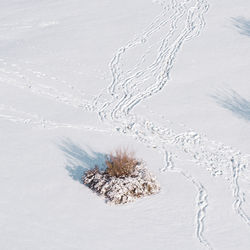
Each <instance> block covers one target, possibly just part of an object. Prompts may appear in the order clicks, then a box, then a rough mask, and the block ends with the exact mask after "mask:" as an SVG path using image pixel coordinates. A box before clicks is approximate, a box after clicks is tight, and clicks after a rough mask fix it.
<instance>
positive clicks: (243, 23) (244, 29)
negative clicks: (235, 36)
mask: <svg viewBox="0 0 250 250" xmlns="http://www.w3.org/2000/svg"><path fill="white" fill-rule="evenodd" d="M232 22H233V25H234V26H235V27H236V28H237V29H238V31H239V33H240V34H242V35H245V36H249V37H250V19H246V18H244V17H233V18H232Z"/></svg>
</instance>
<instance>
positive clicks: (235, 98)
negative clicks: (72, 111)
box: [212, 90, 250, 121]
mask: <svg viewBox="0 0 250 250" xmlns="http://www.w3.org/2000/svg"><path fill="white" fill-rule="evenodd" d="M212 97H213V98H214V99H215V100H216V102H217V103H218V104H219V105H220V106H222V107H223V108H225V109H227V110H230V111H231V112H232V113H233V114H235V115H236V116H238V117H239V118H242V119H244V120H246V121H250V101H248V100H246V99H245V98H244V97H242V96H240V95H239V94H238V93H237V92H235V91H234V90H229V91H224V92H223V93H218V94H216V95H212Z"/></svg>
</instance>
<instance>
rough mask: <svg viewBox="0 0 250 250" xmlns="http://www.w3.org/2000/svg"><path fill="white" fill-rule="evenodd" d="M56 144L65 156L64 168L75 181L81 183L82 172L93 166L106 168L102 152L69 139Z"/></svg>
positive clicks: (104, 156)
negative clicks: (82, 146) (65, 163)
mask: <svg viewBox="0 0 250 250" xmlns="http://www.w3.org/2000/svg"><path fill="white" fill-rule="evenodd" d="M58 146H59V148H60V149H61V150H62V151H63V152H64V154H65V156H66V158H67V165H66V167H65V168H66V170H67V171H68V174H69V176H70V177H71V178H72V179H73V180H75V181H78V182H80V183H82V176H83V174H84V173H85V172H86V171H88V170H90V169H93V168H94V167H95V166H98V167H99V168H100V169H105V168H106V164H105V160H106V155H105V154H103V153H99V152H95V151H93V150H92V149H90V148H89V147H86V149H83V148H81V147H80V146H79V145H77V144H75V143H74V142H72V141H71V140H69V139H64V140H63V141H62V142H61V144H59V145H58Z"/></svg>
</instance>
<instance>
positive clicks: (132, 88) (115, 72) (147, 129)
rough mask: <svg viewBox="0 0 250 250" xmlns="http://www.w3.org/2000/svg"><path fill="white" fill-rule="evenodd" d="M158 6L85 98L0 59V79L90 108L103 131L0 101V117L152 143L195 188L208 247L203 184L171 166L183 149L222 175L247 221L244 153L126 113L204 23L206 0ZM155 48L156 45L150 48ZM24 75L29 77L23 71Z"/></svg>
mask: <svg viewBox="0 0 250 250" xmlns="http://www.w3.org/2000/svg"><path fill="white" fill-rule="evenodd" d="M161 6H162V8H163V10H162V12H161V13H160V15H159V16H157V17H156V18H155V19H154V20H153V22H152V23H151V24H150V25H149V26H148V27H147V28H146V30H145V31H144V32H143V33H142V34H141V35H140V36H138V37H137V38H135V39H134V40H132V41H130V42H129V43H128V44H127V45H125V46H123V47H121V48H120V49H118V51H117V53H116V54H115V56H114V57H113V59H112V60H111V62H110V70H111V75H112V82H111V83H110V85H109V86H108V87H107V89H106V92H105V90H103V91H101V92H100V94H99V95H97V97H95V98H93V100H92V101H91V100H87V99H85V98H84V96H82V94H81V92H80V91H78V90H77V89H74V88H71V86H70V85H69V84H68V83H67V82H66V81H60V80H59V79H58V78H57V77H53V76H49V75H47V74H44V73H42V72H37V71H34V70H32V69H30V68H28V69H27V68H25V67H21V66H19V65H17V64H15V65H13V64H11V63H9V62H8V61H7V60H5V59H0V84H1V83H3V84H9V85H11V86H14V87H17V88H21V89H27V90H28V91H30V93H31V94H34V95H37V96H41V97H47V98H50V99H51V100H54V101H55V102H60V103H63V104H66V105H70V106H71V107H73V108H77V109H79V108H80V109H82V110H83V111H85V112H89V111H92V112H96V113H97V114H98V116H99V117H100V119H101V120H102V121H103V122H106V123H108V124H110V127H111V129H110V130H105V129H103V130H100V129H97V128H93V127H91V126H89V127H88V126H82V125H74V124H62V123H57V122H55V121H50V120H47V119H45V118H42V117H40V116H38V115H37V114H31V113H27V112H23V111H20V110H18V109H16V108H13V107H10V106H5V105H0V118H2V119H6V120H9V121H12V122H15V123H22V124H26V125H29V126H31V127H35V128H47V129H55V128H60V127H63V128H72V129H86V130H94V131H99V132H104V133H107V132H108V133H109V132H111V131H114V128H115V130H117V131H119V132H120V133H122V134H125V135H128V136H131V137H133V138H135V139H136V140H137V141H139V142H141V143H143V144H144V145H146V146H147V147H151V148H153V149H156V150H158V151H159V152H160V153H161V155H162V157H163V159H164V161H163V165H164V166H163V168H162V171H165V172H168V171H169V172H177V173H179V174H180V175H182V176H183V177H184V178H185V179H186V180H187V181H189V182H190V183H192V184H193V186H194V188H195V189H196V190H197V200H196V203H195V204H196V211H195V212H196V218H195V219H194V220H195V225H196V231H195V235H196V237H197V239H198V240H199V241H200V242H201V243H202V244H203V245H204V246H205V247H207V248H208V249H212V246H211V245H212V244H211V243H210V242H209V241H208V240H207V239H206V237H205V232H206V227H205V219H206V208H207V206H208V205H209V197H208V191H207V189H206V187H205V185H204V184H203V183H201V181H200V180H198V179H196V178H194V177H193V176H192V174H191V173H188V172H187V171H186V170H185V169H181V168H179V167H178V164H176V162H178V160H183V159H182V155H183V154H184V155H186V156H187V159H188V161H191V162H193V163H194V164H196V165H197V166H199V167H201V168H205V169H206V170H207V171H208V172H209V173H210V174H211V175H212V176H224V177H226V178H228V180H229V182H230V188H231V191H232V196H233V200H234V203H233V209H234V210H235V212H236V213H237V214H238V215H239V217H240V218H241V219H242V221H243V222H244V223H245V224H246V225H248V226H250V218H249V216H248V214H247V213H246V212H245V211H244V208H243V206H244V190H243V188H242V187H241V185H240V180H242V179H244V172H246V169H247V167H249V157H248V156H247V155H243V154H242V153H241V152H239V151H238V150H235V149H233V148H231V147H228V146H226V145H224V144H223V143H218V142H215V141H213V140H210V139H209V138H207V137H206V136H203V135H200V134H198V133H196V132H195V131H194V130H191V129H189V130H187V129H185V128H184V129H183V131H182V132H176V130H175V129H172V128H168V127H163V126H161V125H158V124H156V122H153V121H150V120H148V119H146V118H144V117H142V116H139V115H135V114H133V113H132V111H133V109H134V108H135V107H136V105H138V104H140V103H142V102H143V100H145V99H147V98H149V97H150V96H152V95H156V94H157V93H159V92H160V91H161V90H162V89H163V88H164V87H166V85H167V84H168V82H169V78H170V74H171V70H172V69H173V67H174V63H175V59H176V57H177V56H178V53H179V52H180V51H181V48H183V47H184V45H185V43H186V42H188V41H191V40H192V39H194V38H195V37H197V36H198V35H199V34H200V32H201V31H202V29H203V27H204V26H205V20H204V15H205V13H206V12H207V10H208V3H207V1H206V0H183V1H180V0H171V1H170V3H169V4H167V3H165V2H164V1H162V2H161ZM165 31H166V32H165ZM155 36H157V38H159V39H156V40H157V42H155ZM158 41H159V42H158ZM141 47H143V48H145V49H144V52H143V54H142V55H140V56H139V60H138V61H137V62H136V63H135V64H134V65H132V66H131V67H130V65H126V68H123V63H122V62H123V59H124V58H125V57H126V56H127V55H128V52H129V51H133V50H136V49H137V48H141ZM155 47H156V51H153V50H154V48H155ZM127 67H128V68H127ZM24 71H26V73H24ZM30 75H31V76H32V77H29V76H30ZM38 78H39V79H43V80H46V81H53V82H54V83H56V84H54V85H53V87H51V86H48V85H45V84H44V83H42V84H40V83H38V82H39V81H36V80H34V79H38ZM59 82H60V84H58V83H59ZM55 85H56V86H58V88H57V87H55ZM103 100H106V101H103ZM164 119H165V118H164ZM185 160H186V158H185Z"/></svg>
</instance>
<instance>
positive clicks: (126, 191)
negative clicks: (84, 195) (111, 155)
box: [83, 164, 160, 204]
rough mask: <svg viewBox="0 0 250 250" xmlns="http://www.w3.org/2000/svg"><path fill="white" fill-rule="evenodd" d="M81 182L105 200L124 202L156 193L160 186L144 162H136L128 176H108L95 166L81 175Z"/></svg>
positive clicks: (115, 202)
mask: <svg viewBox="0 0 250 250" xmlns="http://www.w3.org/2000/svg"><path fill="white" fill-rule="evenodd" d="M83 183H84V184H86V185H87V186H88V187H89V188H90V189H91V190H93V191H95V192H96V193H97V194H99V195H101V196H103V197H105V199H106V201H107V202H111V203H114V204H124V203H127V202H132V201H134V200H135V199H137V198H140V197H144V196H148V195H151V194H155V193H158V192H159V191H160V186H159V184H158V182H157V181H156V178H155V177H154V176H153V175H152V174H151V173H150V172H149V170H148V169H147V168H146V166H145V165H144V164H138V165H136V167H135V170H134V172H133V173H132V174H131V175H130V176H123V177H115V176H110V175H109V174H108V173H107V172H106V171H103V172H101V171H100V170H99V169H98V168H97V167H96V168H95V169H93V170H89V171H88V172H86V173H85V174H84V176H83Z"/></svg>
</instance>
